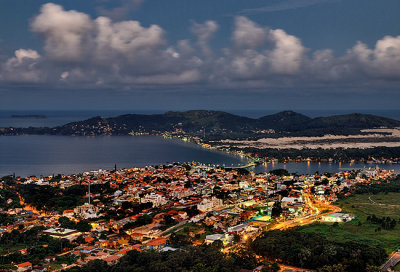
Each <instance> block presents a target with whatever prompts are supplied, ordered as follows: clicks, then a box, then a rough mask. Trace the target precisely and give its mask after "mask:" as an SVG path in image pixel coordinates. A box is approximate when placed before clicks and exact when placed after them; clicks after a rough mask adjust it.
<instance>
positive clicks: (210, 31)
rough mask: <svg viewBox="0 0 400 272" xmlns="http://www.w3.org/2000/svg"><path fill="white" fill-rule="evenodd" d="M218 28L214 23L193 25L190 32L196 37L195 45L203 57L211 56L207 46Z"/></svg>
mask: <svg viewBox="0 0 400 272" xmlns="http://www.w3.org/2000/svg"><path fill="white" fill-rule="evenodd" d="M218 28H219V26H218V24H217V23H216V22H214V21H206V22H204V23H203V24H197V23H193V25H192V27H191V31H192V32H193V34H195V35H196V36H197V44H198V46H199V47H200V49H201V50H202V53H203V55H204V56H205V57H207V58H210V57H212V56H213V53H212V50H211V49H210V46H209V44H208V43H209V41H210V40H211V38H212V37H213V36H214V34H215V32H216V31H217V30H218Z"/></svg>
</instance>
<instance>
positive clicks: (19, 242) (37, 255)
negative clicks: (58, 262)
mask: <svg viewBox="0 0 400 272" xmlns="http://www.w3.org/2000/svg"><path fill="white" fill-rule="evenodd" d="M42 230H43V228H42V227H33V228H32V229H30V230H27V231H25V232H22V233H21V232H19V231H18V230H13V231H12V232H10V233H8V232H5V233H4V234H3V236H2V237H1V238H0V253H1V255H2V257H1V258H0V265H5V264H9V263H12V262H14V263H19V262H22V261H30V262H32V263H39V262H40V260H42V259H43V258H44V257H46V256H52V255H55V254H59V253H61V252H62V251H63V250H64V249H65V248H67V249H68V248H72V245H71V244H70V242H69V241H68V240H66V239H54V238H52V237H50V236H49V235H42V234H41V231H42ZM17 248H21V249H22V248H26V249H27V254H26V255H22V254H21V253H19V252H18V253H12V254H8V255H6V254H4V253H6V252H8V251H16V250H13V249H17Z"/></svg>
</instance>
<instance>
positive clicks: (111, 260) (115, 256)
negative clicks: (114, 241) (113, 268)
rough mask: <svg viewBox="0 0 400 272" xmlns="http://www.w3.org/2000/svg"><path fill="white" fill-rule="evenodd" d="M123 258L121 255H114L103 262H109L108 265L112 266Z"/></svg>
mask: <svg viewBox="0 0 400 272" xmlns="http://www.w3.org/2000/svg"><path fill="white" fill-rule="evenodd" d="M120 258H121V255H112V256H109V257H107V258H104V259H103V261H105V262H107V264H108V265H112V264H115V263H117V262H118V260H119V259H120Z"/></svg>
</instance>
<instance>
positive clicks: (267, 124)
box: [0, 110, 400, 137]
mask: <svg viewBox="0 0 400 272" xmlns="http://www.w3.org/2000/svg"><path fill="white" fill-rule="evenodd" d="M377 127H385V128H393V127H400V121H397V120H393V119H389V118H384V117H379V116H374V115H369V114H359V113H354V114H346V115H335V116H330V117H318V118H310V117H308V116H305V115H303V114H300V113H296V112H293V111H283V112H279V113H276V114H272V115H268V116H264V117H261V118H258V119H254V118H248V117H243V116H238V115H234V114H230V113H227V112H222V111H206V110H192V111H185V112H172V111H171V112H166V113H164V114H152V115H143V114H126V115H120V116H117V117H111V118H103V117H100V116H97V117H93V118H90V119H88V120H84V121H79V122H72V123H68V124H65V125H62V126H58V127H54V128H3V129H0V135H19V134H52V135H128V134H129V133H149V134H159V133H164V132H175V133H182V134H188V135H193V136H195V135H197V136H202V135H204V134H206V135H207V136H214V137H217V136H218V137H227V136H232V137H246V136H249V137H251V136H254V135H257V134H258V133H260V131H265V130H271V132H274V134H275V135H286V134H291V135H321V134H327V133H332V134H353V133H359V131H360V130H361V129H367V128H377ZM272 130H273V131H272Z"/></svg>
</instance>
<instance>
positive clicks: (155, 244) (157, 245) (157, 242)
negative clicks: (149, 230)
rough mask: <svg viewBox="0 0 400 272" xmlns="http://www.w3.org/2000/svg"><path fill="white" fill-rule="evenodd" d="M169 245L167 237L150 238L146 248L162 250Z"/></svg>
mask: <svg viewBox="0 0 400 272" xmlns="http://www.w3.org/2000/svg"><path fill="white" fill-rule="evenodd" d="M166 245H167V239H166V238H162V237H161V238H157V239H153V240H150V241H148V242H147V243H146V248H147V249H154V250H160V249H162V248H164V247H165V246H166Z"/></svg>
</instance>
